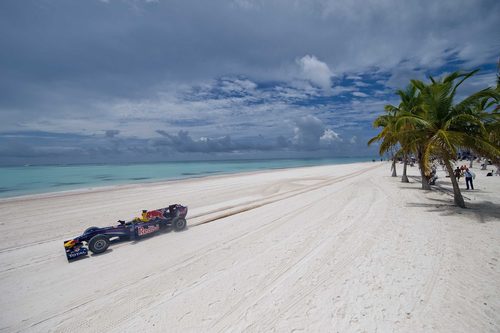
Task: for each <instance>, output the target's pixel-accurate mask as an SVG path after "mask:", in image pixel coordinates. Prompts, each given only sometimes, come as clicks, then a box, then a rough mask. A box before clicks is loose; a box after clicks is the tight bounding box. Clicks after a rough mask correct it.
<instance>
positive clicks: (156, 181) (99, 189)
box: [0, 160, 380, 203]
mask: <svg viewBox="0 0 500 333" xmlns="http://www.w3.org/2000/svg"><path fill="white" fill-rule="evenodd" d="M252 161H255V160H252ZM357 163H380V161H375V162H372V161H366V162H349V163H338V164H318V165H306V166H289V167H286V166H285V167H276V168H269V169H259V170H244V171H227V172H224V171H221V172H217V173H212V172H208V173H206V174H201V175H199V176H197V175H189V176H186V177H180V178H166V179H163V180H161V179H152V180H150V181H141V182H136V183H120V184H113V185H94V186H86V187H82V188H75V189H68V190H59V191H57V190H56V191H49V192H39V193H27V194H21V195H15V196H11V197H2V196H0V203H2V202H11V201H15V200H16V199H19V200H31V199H41V198H45V197H58V196H62V195H73V194H79V193H92V192H105V191H113V190H116V189H120V188H133V187H138V188H140V187H144V186H148V185H153V186H154V185H161V184H165V183H172V182H179V181H189V180H196V179H203V178H207V177H224V176H227V175H235V174H242V175H244V174H254V173H262V172H268V171H280V170H288V169H296V168H313V167H320V166H328V165H346V164H357ZM157 164H161V163H157Z"/></svg>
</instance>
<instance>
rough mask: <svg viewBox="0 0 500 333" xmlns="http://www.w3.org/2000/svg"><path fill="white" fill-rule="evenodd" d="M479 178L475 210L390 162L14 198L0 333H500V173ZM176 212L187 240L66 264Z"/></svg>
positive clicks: (8, 218) (4, 243)
mask: <svg viewBox="0 0 500 333" xmlns="http://www.w3.org/2000/svg"><path fill="white" fill-rule="evenodd" d="M473 170H474V172H475V173H476V175H477V177H476V179H475V184H474V186H475V190H474V191H465V190H464V191H463V195H464V198H465V201H466V205H467V206H468V208H467V209H460V208H457V207H455V206H453V197H452V194H451V193H450V187H451V184H450V182H449V179H448V178H446V177H445V176H444V174H443V173H442V171H439V172H438V175H439V176H440V178H439V179H438V181H437V186H436V187H434V190H433V191H431V192H429V191H422V190H420V183H419V180H418V175H419V172H418V168H417V167H413V168H410V167H409V168H408V173H409V176H410V181H411V182H410V183H409V184H406V183H401V178H400V177H397V178H393V177H391V176H390V175H391V173H390V164H389V163H388V162H375V163H357V164H347V165H332V166H319V167H308V168H297V169H286V170H274V171H262V172H252V173H245V174H234V175H224V176H213V177H206V178H200V179H191V180H182V181H172V182H163V183H155V184H144V185H130V186H117V187H113V188H104V189H102V188H101V189H94V190H85V191H74V192H67V193H58V194H46V195H36V196H27V197H19V198H11V199H2V200H0V216H1V223H0V230H1V232H0V295H2V296H1V297H0V332H17V331H21V332H47V331H54V332H69V331H75V332H228V331H230V332H242V331H247V332H300V331H304V332H500V263H499V261H500V177H498V176H496V177H486V176H485V175H486V172H487V171H481V170H478V167H476V168H475V169H473ZM401 171H402V166H401V165H398V173H399V174H398V176H400V174H401ZM460 186H461V188H462V189H464V188H465V186H464V180H463V179H461V180H460ZM172 203H180V204H184V205H187V206H189V213H188V219H187V220H188V228H187V229H186V230H185V231H182V232H169V233H163V234H158V235H156V236H154V237H150V238H147V239H143V240H140V241H135V242H123V243H119V244H114V245H112V246H111V247H110V248H109V249H108V251H107V252H105V253H103V254H101V255H89V257H88V258H84V259H82V260H77V261H75V262H72V263H68V261H67V260H66V256H65V253H64V249H63V241H64V240H66V239H70V238H72V237H75V236H78V235H79V234H81V233H82V232H83V230H84V229H86V228H87V227H89V226H93V225H96V226H107V225H113V224H114V223H115V221H117V220H118V219H131V218H133V217H134V216H138V215H139V213H140V211H141V209H156V208H160V207H165V206H167V205H169V204H172Z"/></svg>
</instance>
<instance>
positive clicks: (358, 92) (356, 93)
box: [352, 91, 368, 97]
mask: <svg viewBox="0 0 500 333" xmlns="http://www.w3.org/2000/svg"><path fill="white" fill-rule="evenodd" d="M352 94H353V95H354V96H356V97H368V95H367V94H365V93H362V92H360V91H355V92H353V93H352Z"/></svg>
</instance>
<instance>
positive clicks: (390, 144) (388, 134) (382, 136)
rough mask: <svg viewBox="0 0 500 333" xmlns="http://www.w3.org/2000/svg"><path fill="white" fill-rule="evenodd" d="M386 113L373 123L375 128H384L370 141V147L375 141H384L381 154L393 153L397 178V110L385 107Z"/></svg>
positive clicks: (393, 164) (393, 163)
mask: <svg viewBox="0 0 500 333" xmlns="http://www.w3.org/2000/svg"><path fill="white" fill-rule="evenodd" d="M385 111H386V113H385V114H383V115H381V116H379V117H377V118H376V119H375V120H374V121H373V127H382V130H381V131H380V133H379V134H378V135H377V136H375V137H373V138H371V139H370V140H369V141H368V145H371V144H372V143H374V142H375V141H382V142H381V143H380V146H379V154H380V155H384V154H385V153H387V152H388V151H391V152H393V153H392V165H391V170H392V177H396V176H397V175H396V154H395V153H394V150H395V149H396V147H397V145H398V133H397V132H396V128H395V125H396V121H397V111H398V110H397V108H393V107H392V105H386V106H385Z"/></svg>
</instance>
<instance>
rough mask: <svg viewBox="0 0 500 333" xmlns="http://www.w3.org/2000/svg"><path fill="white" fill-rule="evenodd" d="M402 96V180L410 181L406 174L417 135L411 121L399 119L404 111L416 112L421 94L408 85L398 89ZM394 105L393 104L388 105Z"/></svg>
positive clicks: (399, 110) (399, 127) (399, 129)
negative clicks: (413, 134)
mask: <svg viewBox="0 0 500 333" xmlns="http://www.w3.org/2000/svg"><path fill="white" fill-rule="evenodd" d="M396 93H397V94H398V95H399V97H400V98H401V102H400V103H399V106H398V107H397V112H396V115H397V117H398V120H397V122H396V131H397V133H398V139H399V143H400V145H401V153H402V155H403V160H404V162H403V163H404V165H403V176H402V178H401V181H402V182H404V183H408V182H409V180H408V176H407V174H406V171H407V166H408V157H409V155H410V153H411V152H414V151H416V149H417V146H416V145H415V139H416V138H415V137H413V136H412V135H411V134H412V133H413V130H414V128H413V125H412V124H411V123H409V122H405V121H399V116H400V115H401V114H404V113H416V112H417V111H418V107H419V106H420V94H419V92H418V91H417V89H416V88H415V86H413V85H411V84H410V85H408V86H407V87H406V89H405V90H398V91H397V92H396ZM387 107H392V108H395V107H393V106H386V108H387Z"/></svg>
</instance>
